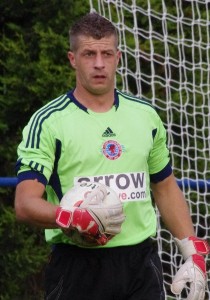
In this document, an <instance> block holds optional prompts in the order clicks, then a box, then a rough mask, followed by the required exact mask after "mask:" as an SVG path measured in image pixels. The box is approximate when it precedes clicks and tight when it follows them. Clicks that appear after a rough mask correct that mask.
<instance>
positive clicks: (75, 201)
mask: <svg viewBox="0 0 210 300" xmlns="http://www.w3.org/2000/svg"><path fill="white" fill-rule="evenodd" d="M98 187H100V188H101V189H100V191H103V192H102V193H101V204H102V205H103V207H104V206H105V207H106V205H107V206H110V205H115V204H119V203H120V202H121V201H120V199H119V197H118V196H117V194H116V192H115V191H113V190H112V189H111V188H110V187H108V186H105V185H103V184H101V183H98V182H90V181H88V182H87V181H83V182H80V183H78V184H76V185H75V186H74V187H73V188H71V189H70V190H69V191H68V192H66V194H65V195H64V196H63V198H62V199H61V202H60V206H61V207H62V208H63V209H66V210H68V209H69V210H71V209H72V208H73V207H75V206H78V207H79V206H80V204H81V203H82V202H83V201H84V200H85V199H86V198H87V197H88V194H90V193H91V192H93V193H94V191H95V192H97V190H96V189H97V188H98ZM96 194H97V196H96V197H93V198H91V197H90V198H91V200H90V201H91V202H90V203H91V204H94V202H96V204H97V205H100V203H98V199H100V193H99V194H98V192H97V193H96ZM104 194H105V197H104ZM98 196H99V197H98ZM62 230H63V232H64V233H65V234H66V235H67V236H68V237H69V238H70V240H71V242H72V243H73V244H76V245H77V246H81V247H93V246H97V245H98V244H97V243H96V241H95V240H94V239H91V237H87V236H83V235H81V234H80V233H79V232H78V231H77V230H76V229H70V228H68V229H62ZM106 236H107V237H108V238H109V239H111V238H112V237H113V236H111V235H108V234H106Z"/></svg>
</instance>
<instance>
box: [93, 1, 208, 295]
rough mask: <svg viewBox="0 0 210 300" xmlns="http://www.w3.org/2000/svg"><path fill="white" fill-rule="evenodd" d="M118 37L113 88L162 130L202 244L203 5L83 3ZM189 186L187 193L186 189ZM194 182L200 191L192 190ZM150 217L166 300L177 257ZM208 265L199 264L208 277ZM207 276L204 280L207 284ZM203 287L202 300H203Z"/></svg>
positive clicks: (205, 48) (204, 156) (205, 140)
mask: <svg viewBox="0 0 210 300" xmlns="http://www.w3.org/2000/svg"><path fill="white" fill-rule="evenodd" d="M89 3H90V8H91V9H92V10H93V9H95V10H96V11H97V12H99V13H100V14H101V15H103V16H105V17H106V18H108V19H109V20H110V21H112V22H113V23H114V24H115V26H116V27H117V29H118V31H119V48H120V50H121V51H122V54H123V55H122V60H121V65H120V67H119V68H118V71H117V86H118V87H119V88H121V89H122V90H123V91H125V92H128V93H132V94H134V95H137V96H139V97H140V98H143V99H147V100H148V101H150V102H151V103H152V104H153V105H154V106H155V107H156V108H157V109H158V112H159V114H160V116H161V118H162V120H163V122H164V125H165V126H166V128H167V132H168V144H169V149H170V152H171V159H172V165H173V168H174V173H175V176H176V177H177V178H179V179H180V180H181V181H182V183H183V182H185V184H184V183H183V184H182V189H183V192H184V194H185V197H186V199H187V201H188V203H189V207H190V211H191V215H192V219H193V223H194V225H195V229H196V234H197V235H198V236H200V237H202V238H207V239H209V238H210V201H209V199H210V190H209V179H210V88H209V87H210V2H209V1H206V0H200V1H199V0H192V1H187V0H186V1H182V0H173V1H172V0H168V1H163V0H162V1H154V0H148V1H140V0H139V1H137V0H136V1H135V0H133V1H131V0H130V1H129V0H127V1H121V0H115V1H114V0H107V1H106V0H98V1H94V0H92V1H91V0H90V1H89ZM188 179H189V181H190V180H193V182H194V185H193V186H192V185H191V184H186V182H188ZM200 182H202V186H201V185H200ZM157 215H158V225H159V226H158V232H157V238H156V239H157V242H158V246H159V253H160V257H161V259H162V262H163V270H164V283H165V289H166V294H167V299H183V298H184V297H186V294H187V292H186V294H182V295H181V296H177V297H175V296H174V295H172V294H171V293H170V283H171V281H172V277H173V276H174V275H175V272H176V271H177V268H178V267H179V266H180V265H181V256H180V255H179V253H178V251H177V249H176V247H175V246H174V243H173V239H172V236H171V234H170V233H169V232H168V231H167V229H165V228H164V225H163V224H162V223H161V219H160V217H159V213H158V211H157ZM209 267H210V260H209V259H208V260H207V268H208V270H209ZM209 275H210V274H209V271H208V277H210V276H209ZM209 288H210V279H208V285H207V292H206V298H205V299H210V292H209Z"/></svg>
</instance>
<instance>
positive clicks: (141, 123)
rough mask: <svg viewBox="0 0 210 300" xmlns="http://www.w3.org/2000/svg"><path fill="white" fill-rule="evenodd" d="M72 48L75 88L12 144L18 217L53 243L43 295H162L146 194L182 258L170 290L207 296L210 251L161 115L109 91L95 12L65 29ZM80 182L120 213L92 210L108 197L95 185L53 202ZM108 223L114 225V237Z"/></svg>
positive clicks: (112, 41)
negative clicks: (77, 201) (76, 203)
mask: <svg viewBox="0 0 210 300" xmlns="http://www.w3.org/2000/svg"><path fill="white" fill-rule="evenodd" d="M70 46H71V51H69V52H68V58H69V61H70V64H71V66H72V67H73V68H74V69H75V73H76V87H75V89H73V90H71V91H70V92H68V93H66V94H64V95H62V96H60V97H59V98H57V99H55V100H53V101H52V102H50V103H49V104H47V105H46V106H44V107H43V108H41V109H40V110H39V111H38V112H37V113H35V114H34V115H33V116H32V118H31V120H30V122H29V124H28V125H27V126H26V127H25V129H24V131H23V141H22V142H21V144H20V145H19V147H18V156H19V159H18V163H17V173H18V182H19V183H18V185H17V189H16V199H15V208H16V214H17V218H18V219H19V220H22V221H24V222H28V223H32V224H34V225H38V226H41V227H43V228H45V229H46V240H47V242H48V243H50V244H52V245H53V247H52V249H53V250H52V256H51V260H50V263H49V265H48V266H47V269H46V299H62V300H64V299H65V300H66V299H74V300H85V299H92V300H94V299H95V300H98V299H101V300H103V299H106V300H111V299H117V300H122V299H124V300H137V299H141V300H142V299H145V300H157V299H165V296H164V289H163V279H162V269H161V263H160V260H159V257H158V254H157V251H156V250H155V248H154V247H153V243H152V242H151V239H150V237H152V236H155V233H156V216H155V211H154V208H153V206H152V201H151V196H150V188H151V189H152V194H153V197H154V200H155V203H156V205H157V206H158V209H159V210H160V213H161V216H162V218H163V220H164V222H165V224H166V226H167V228H168V229H169V230H170V232H171V234H172V235H173V236H174V237H175V241H176V243H177V245H178V247H179V249H180V251H181V253H182V254H183V257H184V259H185V260H186V262H185V263H184V264H183V266H182V267H181V268H180V270H179V272H178V273H177V275H176V277H175V278H174V281H173V284H172V291H173V292H174V293H176V294H179V293H181V290H182V289H183V287H184V285H185V283H186V282H187V281H189V282H191V291H190V294H189V298H188V299H190V300H196V299H197V300H198V299H199V300H202V299H204V293H205V282H206V271H205V261H204V258H203V256H202V254H207V253H208V245H207V243H206V242H205V241H202V240H199V239H198V238H196V237H195V233H194V230H193V224H192V221H191V218H190V214H189V211H188V207H187V204H186V201H185V199H184V197H183V194H182V192H181V191H180V189H179V187H178V186H177V184H176V180H175V178H174V175H173V173H172V168H171V166H170V163H169V152H168V149H167V147H166V132H165V129H164V126H163V124H162V122H161V120H160V118H159V116H158V115H157V113H156V111H155V110H154V109H153V107H152V106H151V105H150V104H149V103H147V102H145V101H143V100H140V99H138V98H136V97H133V96H130V95H126V94H124V93H122V92H120V91H118V90H117V89H115V74H116V69H117V66H118V63H119V60H120V56H121V53H120V51H119V50H118V48H117V46H118V36H117V32H116V29H115V27H114V26H113V25H112V23H111V22H109V21H108V20H107V19H105V18H103V17H101V16H100V15H98V14H96V13H90V14H87V15H86V16H84V17H83V18H81V19H80V20H79V21H78V22H77V23H76V24H75V25H74V26H73V27H72V29H71V30H70ZM82 182H86V183H88V182H90V184H91V185H92V182H96V183H103V184H105V185H106V186H109V187H110V188H111V189H112V190H114V191H115V192H116V193H117V194H118V196H119V198H120V200H121V203H122V204H123V212H122V210H121V208H119V207H118V210H117V211H115V212H113V211H112V209H110V208H108V209H107V210H106V211H105V214H106V217H103V216H102V214H101V215H100V213H99V210H100V208H99V209H98V210H97V209H95V207H94V205H92V206H91V205H90V203H91V199H93V198H94V199H95V198H96V199H104V198H105V194H106V193H107V192H104V190H101V189H100V187H97V189H96V190H95V191H94V193H93V194H90V197H89V200H88V201H87V199H86V200H84V202H83V204H82V205H84V206H83V207H82V208H79V207H77V208H75V207H74V208H73V209H71V208H66V207H65V206H64V207H63V206H62V205H61V204H59V203H60V201H61V202H62V201H63V200H62V199H63V196H64V195H65V194H66V192H68V190H69V189H70V188H71V187H73V186H74V185H75V184H78V183H82ZM45 190H46V192H47V201H46V200H45V199H44V198H43V195H44V192H45ZM70 198H72V196H70ZM97 201H98V200H97ZM102 202H103V201H102ZM103 211H104V210H103ZM112 213H113V215H114V217H115V221H113V220H111V218H112ZM124 215H125V220H124ZM66 216H67V217H66ZM95 216H96V217H95ZM98 220H99V221H100V222H99V221H98ZM107 220H108V221H107ZM110 220H111V221H110ZM116 220H117V221H116ZM106 222H110V223H111V227H112V228H113V229H114V234H113V236H114V237H113V238H111V239H110V238H109V235H107V232H108V230H107V227H108V226H107V223H106ZM90 224H93V227H91V228H90V227H89V225H90ZM100 224H102V225H103V226H102V227H101V228H103V229H100ZM64 228H65V230H64ZM72 230H73V231H74V230H77V231H79V233H80V235H81V237H82V236H83V237H84V240H88V238H90V237H91V239H92V240H93V241H94V243H93V246H92V247H89V246H88V244H87V247H86V246H85V244H84V245H83V246H81V245H78V244H77V243H76V242H75V241H74V240H72V239H71V237H69V235H70V236H71V234H70V233H71V232H72Z"/></svg>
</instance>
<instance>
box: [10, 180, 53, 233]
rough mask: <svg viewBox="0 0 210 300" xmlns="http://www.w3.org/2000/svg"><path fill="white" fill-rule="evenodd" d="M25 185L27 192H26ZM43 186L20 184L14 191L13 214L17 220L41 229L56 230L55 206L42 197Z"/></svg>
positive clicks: (32, 182)
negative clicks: (14, 213)
mask: <svg viewBox="0 0 210 300" xmlns="http://www.w3.org/2000/svg"><path fill="white" fill-rule="evenodd" d="M26 184H27V191H26ZM43 193H44V186H42V185H41V184H40V183H38V182H35V181H32V180H30V181H27V183H26V182H21V183H20V184H19V185H18V186H17V189H16V196H15V212H16V217H17V220H19V221H21V222H24V223H29V224H32V225H35V226H38V227H42V228H57V227H58V225H57V224H56V222H55V220H56V210H57V207H58V206H56V205H53V204H52V203H49V202H47V201H46V200H45V199H44V198H43V197H42V195H43Z"/></svg>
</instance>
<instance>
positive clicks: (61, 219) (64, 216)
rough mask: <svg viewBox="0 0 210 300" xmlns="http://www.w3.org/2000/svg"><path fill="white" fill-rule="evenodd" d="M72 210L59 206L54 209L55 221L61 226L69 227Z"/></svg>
mask: <svg viewBox="0 0 210 300" xmlns="http://www.w3.org/2000/svg"><path fill="white" fill-rule="evenodd" d="M71 217H72V212H71V211H69V210H65V209H62V208H61V207H60V206H59V207H58V208H57V210H56V223H57V224H58V225H59V226H60V227H63V228H69V226H70V224H71Z"/></svg>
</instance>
